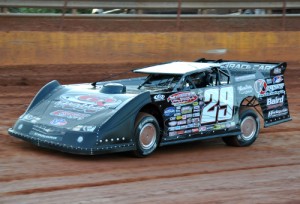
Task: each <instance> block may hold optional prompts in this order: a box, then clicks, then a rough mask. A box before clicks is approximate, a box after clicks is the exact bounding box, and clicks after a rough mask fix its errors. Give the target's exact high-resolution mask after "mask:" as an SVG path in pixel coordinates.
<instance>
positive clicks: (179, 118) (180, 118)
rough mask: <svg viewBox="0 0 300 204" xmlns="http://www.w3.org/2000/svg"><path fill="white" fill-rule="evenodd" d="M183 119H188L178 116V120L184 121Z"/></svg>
mask: <svg viewBox="0 0 300 204" xmlns="http://www.w3.org/2000/svg"><path fill="white" fill-rule="evenodd" d="M182 119H186V118H183V117H182V116H181V115H179V116H176V120H182Z"/></svg>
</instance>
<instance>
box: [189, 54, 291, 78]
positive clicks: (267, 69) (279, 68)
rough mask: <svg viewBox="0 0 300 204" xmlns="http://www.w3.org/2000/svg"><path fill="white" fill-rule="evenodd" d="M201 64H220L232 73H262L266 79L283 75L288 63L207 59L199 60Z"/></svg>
mask: <svg viewBox="0 0 300 204" xmlns="http://www.w3.org/2000/svg"><path fill="white" fill-rule="evenodd" d="M195 62H199V63H219V64H220V65H221V68H228V69H229V70H231V71H241V72H242V71H247V72H253V73H255V72H256V71H260V72H261V73H262V74H263V75H264V76H265V77H268V76H276V75H283V74H284V72H285V70H286V67H287V63H286V62H278V63H276V62H249V61H234V60H222V59H218V60H208V59H205V58H200V59H197V60H196V61H195Z"/></svg>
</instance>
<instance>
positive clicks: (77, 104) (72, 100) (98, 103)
mask: <svg viewBox="0 0 300 204" xmlns="http://www.w3.org/2000/svg"><path fill="white" fill-rule="evenodd" d="M120 103H122V101H121V100H117V99H115V98H113V97H111V96H109V97H107V96H103V95H101V96H98V95H78V94H63V95H61V96H60V101H57V102H55V104H54V107H56V108H62V109H68V110H75V111H79V112H84V113H96V112H99V111H101V110H103V109H104V108H111V107H116V106H118V105H119V104H120Z"/></svg>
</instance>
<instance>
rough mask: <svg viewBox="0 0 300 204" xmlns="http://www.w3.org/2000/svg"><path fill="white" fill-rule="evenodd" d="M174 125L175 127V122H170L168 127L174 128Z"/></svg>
mask: <svg viewBox="0 0 300 204" xmlns="http://www.w3.org/2000/svg"><path fill="white" fill-rule="evenodd" d="M175 125H177V122H176V121H172V122H169V126H171V127H172V126H175Z"/></svg>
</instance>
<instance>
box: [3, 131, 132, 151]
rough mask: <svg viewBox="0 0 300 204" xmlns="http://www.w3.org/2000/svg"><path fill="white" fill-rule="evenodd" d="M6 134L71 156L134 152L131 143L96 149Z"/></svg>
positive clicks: (28, 136)
mask: <svg viewBox="0 0 300 204" xmlns="http://www.w3.org/2000/svg"><path fill="white" fill-rule="evenodd" d="M8 133H9V134H10V135H11V136H14V137H16V138H19V139H22V140H24V141H27V142H30V143H32V144H34V145H36V146H39V147H43V148H47V149H52V150H57V151H61V152H66V153H71V154H80V155H95V154H107V153H115V152H126V151H132V150H135V145H134V143H133V142H130V143H127V144H124V143H123V144H108V145H99V146H97V147H90V148H87V147H81V146H80V145H76V146H74V145H67V144H64V143H62V142H57V141H49V140H46V139H40V138H37V137H33V136H30V135H26V134H22V133H20V132H16V131H14V129H13V128H10V129H8Z"/></svg>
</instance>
